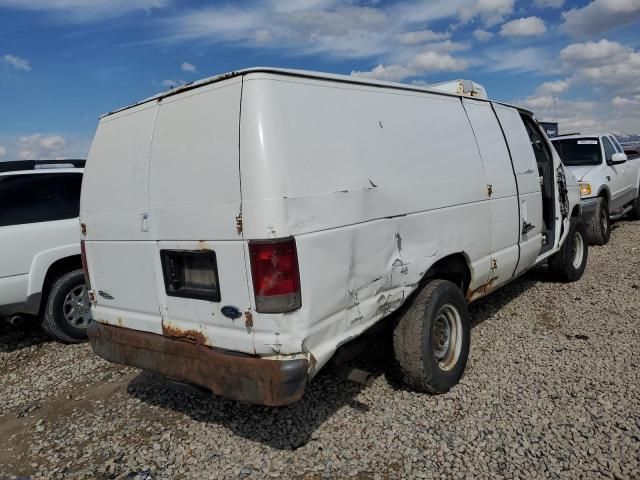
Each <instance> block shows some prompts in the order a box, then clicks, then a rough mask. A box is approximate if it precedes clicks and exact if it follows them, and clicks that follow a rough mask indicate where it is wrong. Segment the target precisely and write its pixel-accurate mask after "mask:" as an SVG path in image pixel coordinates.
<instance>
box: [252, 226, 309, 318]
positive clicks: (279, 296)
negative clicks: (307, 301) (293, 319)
mask: <svg viewBox="0 0 640 480" xmlns="http://www.w3.org/2000/svg"><path fill="white" fill-rule="evenodd" d="M249 255H250V257H251V276H252V277H253V293H254V294H255V297H256V310H257V311H258V312H263V313H282V312H289V311H291V310H295V309H297V308H300V306H301V305H302V298H301V295H300V271H299V269H298V253H297V251H296V241H295V240H294V239H293V237H290V238H285V239H280V240H268V241H253V242H249Z"/></svg>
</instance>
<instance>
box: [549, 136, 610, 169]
mask: <svg viewBox="0 0 640 480" xmlns="http://www.w3.org/2000/svg"><path fill="white" fill-rule="evenodd" d="M553 146H554V147H556V150H557V151H558V155H560V158H562V163H564V164H565V165H569V166H576V165H600V164H601V163H602V154H601V153H600V142H599V141H598V139H597V138H568V139H566V140H553Z"/></svg>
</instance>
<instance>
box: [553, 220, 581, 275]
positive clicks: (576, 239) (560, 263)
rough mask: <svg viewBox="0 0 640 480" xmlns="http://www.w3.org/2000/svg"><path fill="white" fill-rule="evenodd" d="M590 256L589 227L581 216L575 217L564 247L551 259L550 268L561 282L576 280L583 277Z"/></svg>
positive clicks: (570, 225)
mask: <svg viewBox="0 0 640 480" xmlns="http://www.w3.org/2000/svg"><path fill="white" fill-rule="evenodd" d="M588 256H589V247H588V245H587V227H586V225H585V224H584V222H583V221H582V219H581V218H579V217H573V218H571V223H570V224H569V234H568V235H567V238H566V239H565V241H564V243H563V244H562V247H560V250H559V251H558V253H556V254H555V255H554V256H553V257H551V259H550V260H549V270H550V271H551V273H552V275H553V276H554V277H555V278H557V279H558V280H560V281H561V282H575V281H577V280H579V279H580V277H582V274H583V273H584V269H585V268H586V267H587V258H588Z"/></svg>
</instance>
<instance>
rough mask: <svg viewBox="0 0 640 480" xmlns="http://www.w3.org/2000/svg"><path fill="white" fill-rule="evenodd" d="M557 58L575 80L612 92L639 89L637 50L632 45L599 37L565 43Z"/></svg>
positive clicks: (632, 92)
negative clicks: (571, 73)
mask: <svg viewBox="0 0 640 480" xmlns="http://www.w3.org/2000/svg"><path fill="white" fill-rule="evenodd" d="M560 58H561V60H563V61H564V68H565V70H567V71H571V72H573V77H572V78H573V79H574V81H576V82H583V83H589V84H592V85H594V86H596V87H606V88H607V89H608V91H609V92H611V93H614V94H622V93H631V94H637V93H640V82H638V79H639V78H640V52H637V51H635V50H634V49H632V48H629V47H626V46H624V45H621V44H620V43H618V42H612V41H609V40H606V39H602V40H600V41H599V42H585V43H574V44H572V45H568V46H567V47H565V48H564V49H563V50H562V51H561V52H560Z"/></svg>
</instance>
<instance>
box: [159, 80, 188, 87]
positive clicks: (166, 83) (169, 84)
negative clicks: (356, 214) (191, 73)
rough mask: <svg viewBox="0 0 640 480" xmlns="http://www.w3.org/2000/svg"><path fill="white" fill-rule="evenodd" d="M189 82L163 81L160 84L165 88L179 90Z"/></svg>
mask: <svg viewBox="0 0 640 480" xmlns="http://www.w3.org/2000/svg"><path fill="white" fill-rule="evenodd" d="M186 83H187V82H185V81H184V80H180V79H177V80H169V79H168V80H162V81H161V82H160V85H162V86H163V87H164V88H177V87H181V86H183V85H186Z"/></svg>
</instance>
